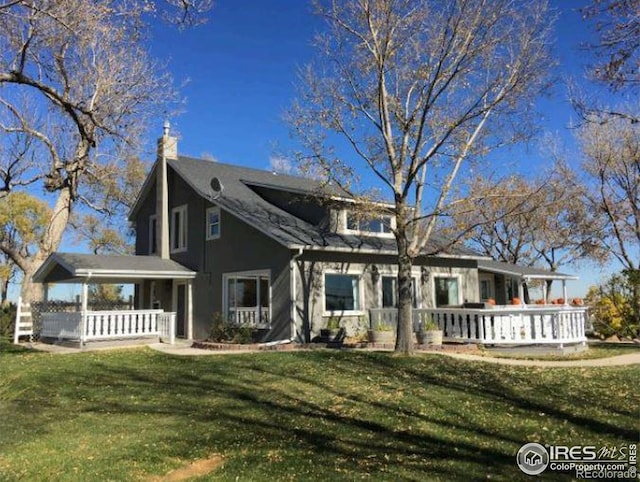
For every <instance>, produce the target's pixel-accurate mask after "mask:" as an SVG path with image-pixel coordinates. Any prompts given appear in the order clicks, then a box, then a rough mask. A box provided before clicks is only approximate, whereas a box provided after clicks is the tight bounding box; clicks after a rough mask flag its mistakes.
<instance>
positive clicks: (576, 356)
mask: <svg viewBox="0 0 640 482" xmlns="http://www.w3.org/2000/svg"><path fill="white" fill-rule="evenodd" d="M639 349H640V347H639V346H638V345H620V346H611V345H590V346H589V349H588V350H586V351H582V352H578V353H569V354H566V355H553V354H545V355H543V354H539V355H538V354H532V353H530V352H529V353H527V352H526V351H524V352H523V353H514V352H511V353H500V350H483V351H479V352H478V354H480V355H483V356H490V357H495V358H515V359H518V360H547V361H556V360H559V361H562V360H593V359H596V358H609V357H612V356H618V355H627V354H630V353H635V352H637V351H638V350H639Z"/></svg>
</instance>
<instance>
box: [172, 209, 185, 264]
mask: <svg viewBox="0 0 640 482" xmlns="http://www.w3.org/2000/svg"><path fill="white" fill-rule="evenodd" d="M175 213H180V230H179V233H178V236H179V239H178V241H179V243H178V244H177V246H176V247H174V246H175V245H176V243H175V239H174V233H175V230H174V225H173V224H174V219H175V216H174V214H175ZM187 216H188V205H187V204H182V205H181V206H176V207H174V208H173V209H171V215H170V217H169V243H170V247H169V251H170V252H171V253H183V252H185V251H187V249H188V246H189V242H188V240H189V229H188V227H189V222H188V221H189V219H188V217H187Z"/></svg>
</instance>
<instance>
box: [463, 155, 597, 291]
mask: <svg viewBox="0 0 640 482" xmlns="http://www.w3.org/2000/svg"><path fill="white" fill-rule="evenodd" d="M572 176H575V174H573V173H572V172H571V171H570V170H569V169H567V168H566V166H564V165H561V164H559V165H558V166H556V169H555V172H551V173H549V174H547V175H543V176H538V177H530V178H525V177H523V176H520V175H513V176H510V177H508V178H504V179H501V180H500V182H498V183H496V182H492V181H491V180H489V179H487V178H484V177H480V176H479V177H476V178H474V179H473V180H472V181H471V182H470V183H469V185H468V186H467V190H468V191H469V192H473V193H474V194H473V197H469V198H467V199H464V200H462V202H460V203H459V204H458V206H457V208H456V210H455V213H454V216H453V219H454V222H455V224H456V225H457V227H458V231H459V232H463V233H465V230H466V234H464V236H463V239H464V240H465V241H467V242H468V243H469V244H470V245H471V246H472V247H473V248H475V249H476V250H478V251H479V252H481V253H483V254H485V255H487V256H489V257H491V258H493V259H496V260H499V261H504V262H506V263H513V264H520V265H523V266H537V267H541V268H545V269H548V270H549V271H558V270H559V268H560V267H561V266H566V265H571V264H575V263H576V262H579V261H582V260H585V259H590V260H594V261H600V260H602V259H603V258H604V257H605V256H606V253H605V248H604V246H603V245H602V243H601V242H600V239H599V236H598V235H597V234H596V233H597V232H598V231H599V229H598V226H599V223H600V222H601V221H600V220H599V218H598V217H597V216H595V215H594V214H593V213H592V212H591V211H590V209H589V207H588V206H587V205H586V204H584V203H582V202H580V197H581V196H582V194H583V188H582V186H581V185H579V183H577V182H574V181H572V179H571V177H572ZM551 285H552V281H551V280H548V281H547V286H546V290H547V296H549V294H550V290H551Z"/></svg>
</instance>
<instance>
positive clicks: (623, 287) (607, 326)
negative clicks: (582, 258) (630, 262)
mask: <svg viewBox="0 0 640 482" xmlns="http://www.w3.org/2000/svg"><path fill="white" fill-rule="evenodd" d="M585 300H586V302H587V304H588V305H589V309H590V311H591V314H592V315H593V317H594V320H595V323H594V328H595V329H596V331H597V332H598V333H599V334H600V335H603V336H610V335H613V334H616V335H619V336H629V337H634V336H635V337H637V336H638V335H639V334H640V325H638V323H637V321H636V320H635V319H634V315H633V308H632V306H633V288H632V284H631V283H630V280H629V278H628V277H627V276H625V275H624V274H615V275H613V276H611V277H610V278H609V279H607V280H606V281H604V282H603V283H601V284H600V285H598V286H591V287H590V288H589V292H588V293H587V296H586V299H585Z"/></svg>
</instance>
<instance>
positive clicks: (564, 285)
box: [562, 279, 569, 306]
mask: <svg viewBox="0 0 640 482" xmlns="http://www.w3.org/2000/svg"><path fill="white" fill-rule="evenodd" d="M562 298H563V299H564V305H565V306H568V305H569V300H568V299H567V280H565V279H563V280H562Z"/></svg>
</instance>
